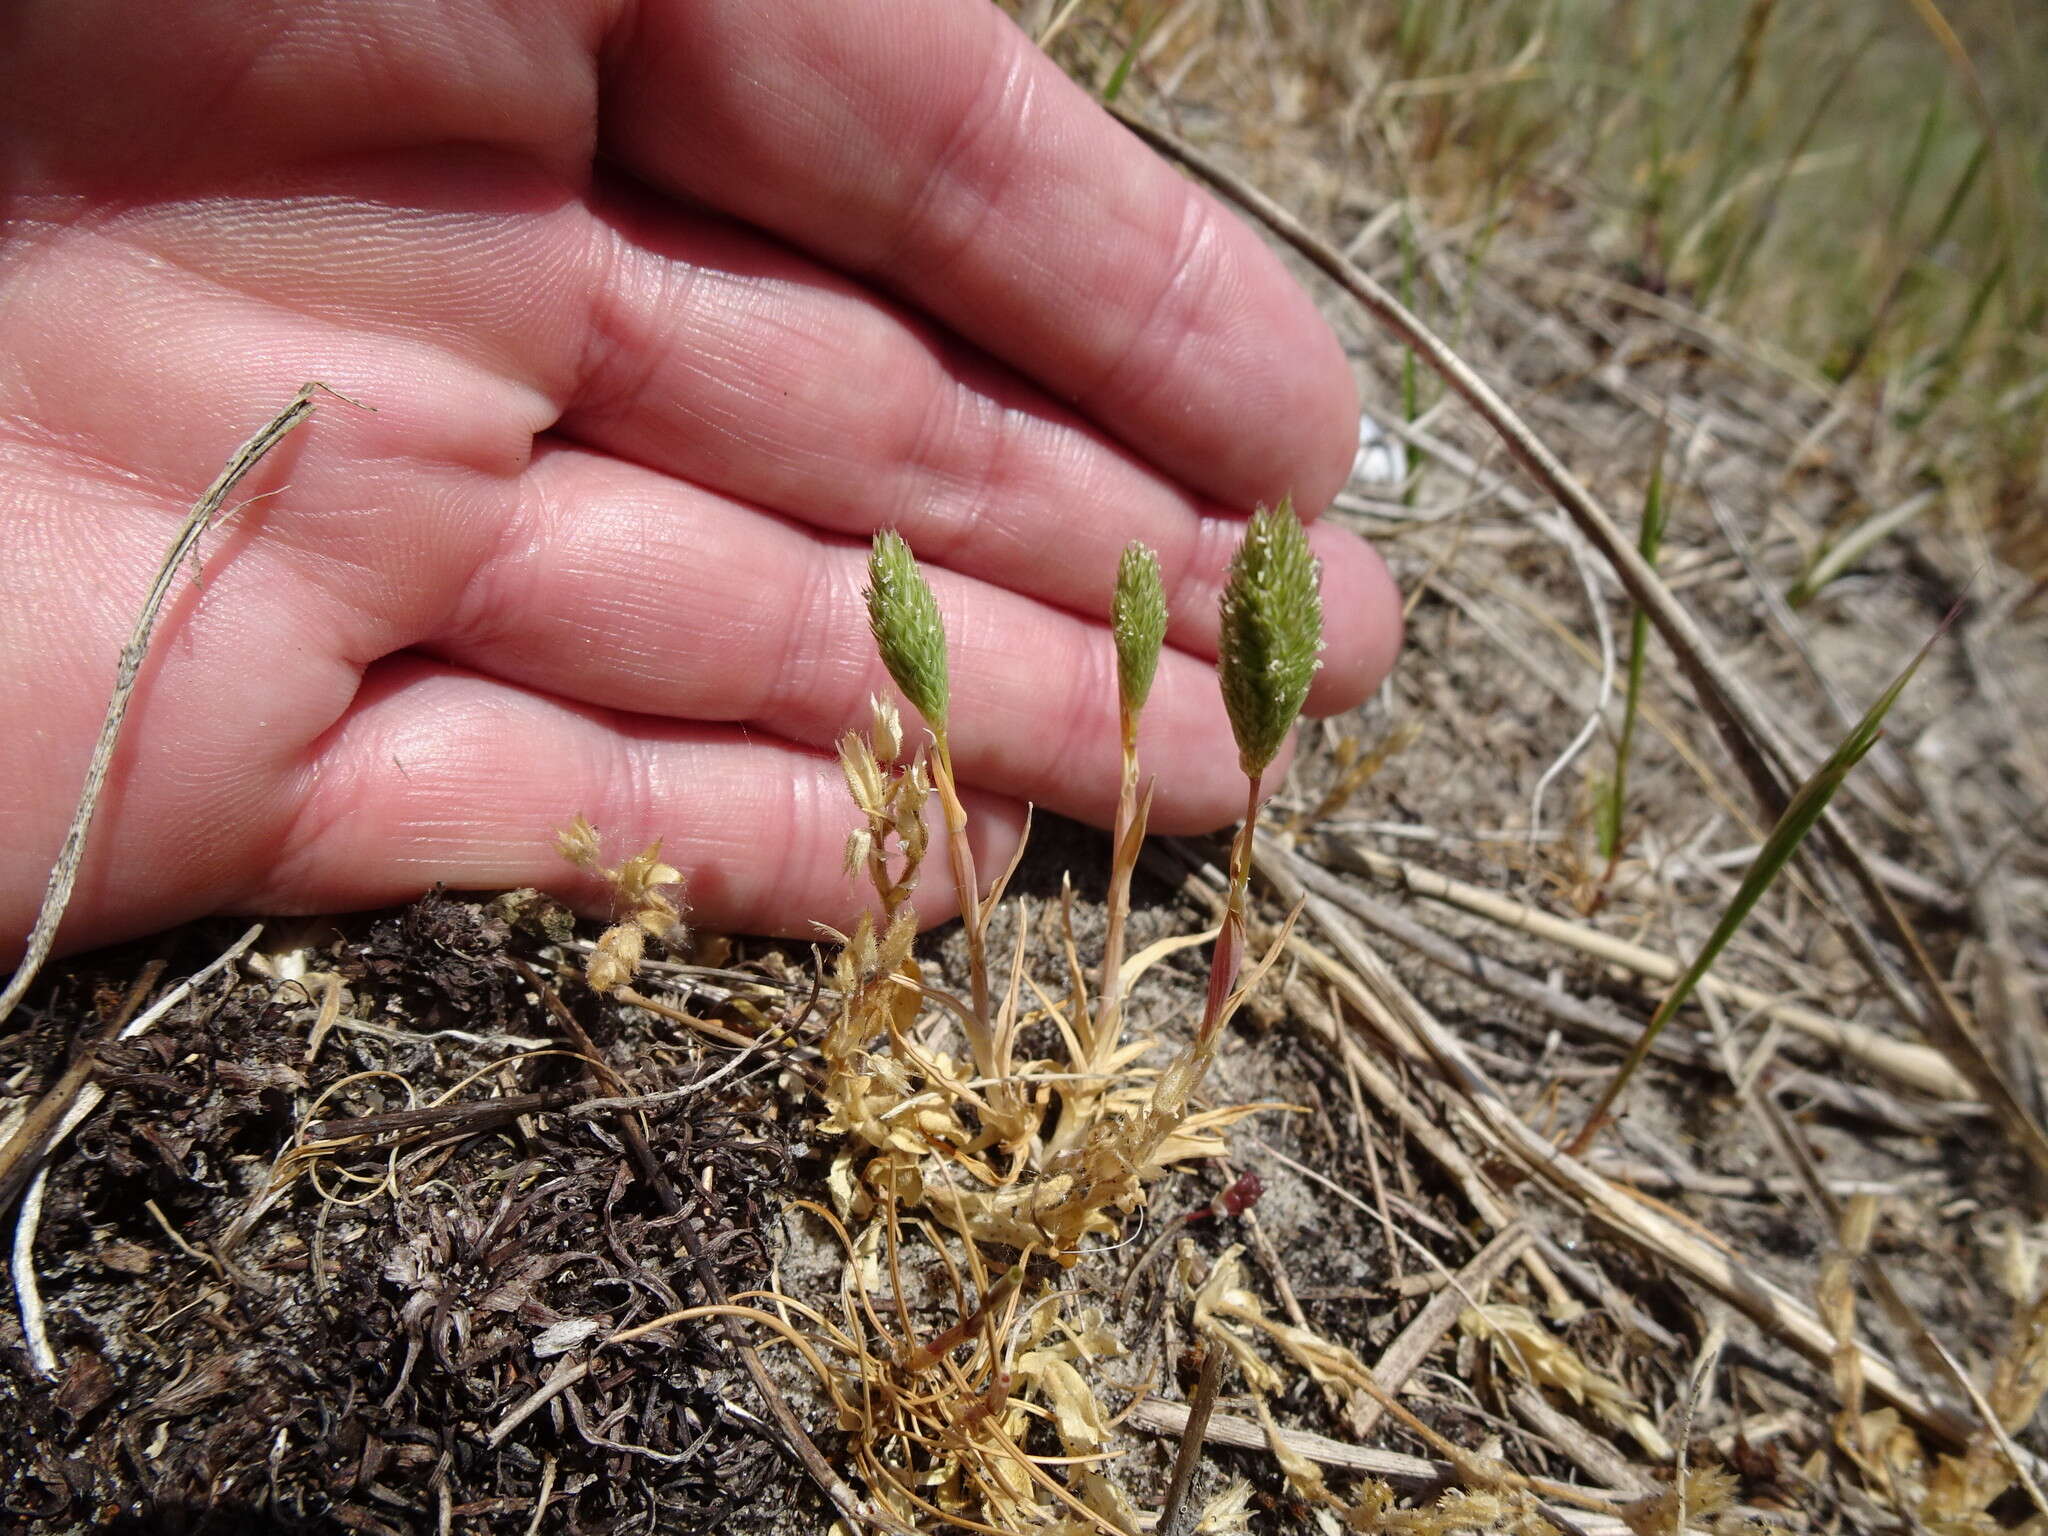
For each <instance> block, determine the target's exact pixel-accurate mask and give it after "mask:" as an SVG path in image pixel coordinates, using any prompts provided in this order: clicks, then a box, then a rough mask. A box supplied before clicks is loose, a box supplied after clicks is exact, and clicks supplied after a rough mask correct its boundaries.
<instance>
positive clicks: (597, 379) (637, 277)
mask: <svg viewBox="0 0 2048 1536" xmlns="http://www.w3.org/2000/svg"><path fill="white" fill-rule="evenodd" d="M607 225H608V227H607V231H606V235H607V239H606V240H605V242H603V243H604V244H605V245H606V246H607V247H608V254H606V255H604V256H602V257H599V258H597V259H596V260H595V262H594V263H593V264H594V265H595V266H597V267H599V268H601V269H602V271H603V273H604V276H603V279H602V281H601V282H599V283H598V284H597V285H596V286H597V288H598V290H599V293H600V297H598V298H597V299H596V300H595V301H594V306H593V307H594V311H595V313H594V316H593V319H592V322H591V330H592V333H593V334H594V335H596V336H599V337H601V338H602V343H601V345H600V346H597V347H594V348H592V349H591V352H590V354H589V358H588V361H587V363H586V366H585V368H584V370H583V372H582V376H581V379H580V381H579V384H578V387H577V391H576V395H575V397H574V398H573V399H572V400H570V401H569V402H568V403H567V405H566V408H565V411H564V415H563V420H562V423H561V430H563V431H564V432H566V433H567V434H569V435H572V436H574V437H575V438H576V439H577V440H578V441H580V442H584V443H587V444H590V445H591V446H594V447H600V448H604V449H606V450H608V451H610V452H613V453H616V454H619V455H621V456H623V457H626V458H630V459H633V460H635V461H636V462H639V463H642V464H646V465H648V466H650V467H652V468H656V469H661V470H665V471H667V472H668V473H670V474H673V475H676V476H678V477H680V478H682V479H685V480H689V481H691V482H693V483H695V484H698V485H702V486H706V487H709V488H711V489H714V490H717V491H721V492H723V493H725V494H726V495H728V496H732V497H736V498H739V499H741V500H744V501H750V502H754V503H757V504H760V505H763V506H769V507H774V508H776V509H777V510H778V511H782V512H786V513H789V514H790V515H792V516H795V517H798V518H801V519H803V520H804V521H806V522H808V523H811V524H813V525H814V526H817V527H820V528H825V529H829V530H831V531H833V532H837V533H842V534H846V535H849V536H851V537H854V538H858V539H862V540H865V539H866V538H867V537H868V536H869V535H871V534H872V533H874V532H875V531H876V530H877V529H880V528H889V527H893V528H896V529H897V530H899V531H900V532H902V533H903V534H904V536H905V537H906V538H908V539H909V540H910V542H911V544H912V546H913V547H914V548H915V549H916V550H917V551H918V554H919V557H920V558H921V559H923V560H925V561H927V562H937V563H940V564H943V565H946V566H948V567H949V568H951V569H953V570H955V571H958V572H960V573H961V574H963V575H967V576H973V577H977V578H980V579H981V580H984V581H989V582H993V583H995V584H997V585H1000V586H1004V587H1009V588H1011V589H1013V590H1016V591H1019V592H1024V593H1027V594H1029V595H1031V596H1033V597H1037V598H1041V599H1043V600H1045V601H1047V602H1051V603H1056V604H1059V605H1061V606H1063V607H1067V608H1070V609H1073V610H1074V611H1076V612H1079V613H1082V614H1085V615H1088V616H1090V617H1094V618H1098V619H1099V618H1106V617H1107V615H1108V613H1109V603H1110V594H1111V588H1112V586H1113V584H1114V581H1115V574H1116V568H1117V560H1118V556H1119V555H1120V554H1121V553H1122V550H1123V546H1124V544H1125V543H1126V542H1127V541H1128V540H1132V539H1136V540H1138V541H1139V542H1142V543H1144V544H1146V545H1147V546H1149V547H1150V548H1151V549H1152V550H1153V551H1154V552H1155V553H1156V554H1157V555H1158V556H1159V559H1160V565H1161V570H1162V572H1163V575H1164V578H1165V584H1166V592H1167V598H1168V611H1169V613H1170V614H1171V615H1172V628H1171V629H1170V631H1169V636H1170V638H1171V640H1172V641H1173V643H1174V644H1176V645H1178V646H1180V647H1182V648H1183V649H1187V650H1190V651H1193V652H1195V653H1196V654H1198V655H1203V656H1208V657H1213V656H1214V655H1215V640H1216V630H1217V617H1216V598H1217V595H1218V593H1219V591H1220V589H1221V584H1222V581H1223V577H1224V573H1225V569H1226V567H1227V564H1228V561H1229V558H1230V554H1231V552H1232V550H1233V549H1234V548H1235V547H1236V544H1237V541H1238V540H1239V539H1240V538H1241V537H1242V536H1243V531H1244V523H1243V520H1242V518H1241V517H1239V516H1237V515H1235V514H1234V513H1231V512H1226V511H1225V510H1224V509H1223V508H1221V507H1219V506H1217V505H1216V504H1215V503H1212V502H1204V501H1201V500H1199V499H1197V498H1195V497H1193V496H1191V495H1190V494H1189V493H1188V492H1186V491H1185V490H1184V489H1182V488H1181V487H1180V486H1178V485H1176V484H1175V483H1173V482H1172V481H1169V480H1167V479H1166V478H1165V477H1163V476H1161V475H1160V474H1159V473H1158V471H1157V470H1155V469H1153V468H1152V467H1151V466H1149V465H1147V464H1144V463H1142V462H1141V461H1139V460H1138V459H1137V458H1136V457H1135V456H1133V455H1132V454H1131V453H1130V452H1129V451H1128V450H1126V449H1124V448H1122V447H1121V446H1120V445H1118V444H1115V443H1113V442H1111V441H1109V440H1108V439H1106V438H1105V437H1104V436H1103V435H1102V434H1101V433H1100V432H1098V431H1096V430H1094V429H1093V428H1091V427H1090V426H1088V425H1087V424H1085V423H1084V422H1082V421H1081V420H1080V419H1079V418H1078V417H1077V416H1075V415H1074V414H1073V413H1072V412H1071V411H1068V410H1065V409H1063V408H1061V407H1060V406H1058V405H1057V404H1055V403H1054V402H1053V401H1051V400H1050V399H1048V398H1046V397H1045V396H1044V395H1043V394H1041V393H1040V392H1039V391H1038V390H1036V389H1034V388H1033V387H1031V386H1030V385H1029V384H1027V383H1025V382H1024V381H1022V380H1021V379H1019V378H1018V377H1017V376H1016V375H1015V374H1013V373H1011V372H1010V371H1009V370H1008V369H1005V368H1003V367H1001V366H999V365H997V364H995V363H993V362H992V361H991V360H989V359H988V358H987V357H986V356H984V355H983V354H981V353H979V352H977V351H976V350H975V349H973V348H969V347H965V346H963V345H961V344H960V343H959V342H958V341H957V340H952V339H949V338H946V337H945V336H943V335H942V334H941V333H939V332H938V331H937V330H936V328H934V327H933V326H931V325H930V324H929V323H928V322H924V321H921V320H919V319H917V318H915V317H913V316H910V315H908V314H906V313H905V312H903V311H902V310H900V309H898V308H896V307H895V306H892V305H890V304H888V303H886V302H882V301H878V300H877V299H876V298H875V297H874V296H873V295H872V294H870V293H867V292H865V291H863V290H861V289H859V288H857V287H856V286H854V285H853V284H851V283H849V282H848V281H847V280H845V279H844V278H841V277H838V276H836V275H834V274H831V273H829V272H826V271H825V270H824V269H822V268H820V267H818V266H817V265H816V264H814V263H812V262H810V261H808V260H806V259H805V258H803V257H800V256H797V255H795V254H793V253H791V252H789V251H787V250H785V249H783V248H780V247H777V246H774V245H772V244H770V243H769V242H766V241H763V240H761V239H760V238H759V237H757V236H753V235H750V234H747V233H745V232H743V231H738V230H735V229H733V228H732V227H731V226H730V225H726V224H722V223H716V222H712V221H707V220H704V219H698V218H683V217H678V216H676V215H674V214H673V213H672V212H670V211H667V210H654V209H649V208H647V207H646V206H645V205H644V204H628V205H626V206H619V207H615V208H614V209H612V210H611V212H610V215H609V217H608V220H607ZM599 243H600V242H598V241H595V240H594V241H593V242H592V244H593V246H597V245H598V244H599ZM679 338H687V344H685V345H678V339H679ZM1318 542H1319V549H1318V552H1319V554H1320V555H1321V557H1322V560H1323V563H1324V572H1323V579H1324V585H1325V591H1326V595H1327V599H1328V608H1329V612H1330V616H1331V622H1330V629H1329V636H1328V639H1329V650H1328V654H1327V656H1326V667H1325V670H1324V672H1323V673H1322V674H1321V676H1320V678H1319V680H1318V690H1317V703H1318V705H1319V707H1324V708H1328V709H1332V710H1334V709H1341V708H1345V707H1348V706H1349V704H1351V703H1355V702H1356V701H1357V699H1359V698H1361V697H1363V696H1364V695H1365V694H1366V693H1368V692H1369V691H1370V690H1371V689H1372V688H1374V687H1376V686H1377V685H1378V683H1379V681H1380V679H1381V677H1382V676H1384V674H1385V671H1386V667H1387V665H1388V662H1389V658H1390V656H1391V652H1392V649H1393V647H1394V645H1395V643H1396V642H1397V639H1398V633H1397V620H1396V618H1395V615H1394V609H1393V605H1392V604H1390V603H1389V602H1388V601H1387V600H1386V599H1387V594H1388V592H1389V587H1388V584H1387V582H1386V580H1385V576H1384V571H1383V569H1382V567H1381V566H1380V564H1379V561H1378V558H1377V556H1375V555H1374V554H1373V553H1372V551H1371V550H1370V548H1369V547H1368V546H1367V545H1365V544H1364V543H1363V542H1362V541H1360V540H1358V539H1356V538H1354V537H1352V536H1351V535H1349V534H1348V533H1334V532H1333V533H1330V534H1327V535H1325V536H1324V537H1322V538H1321V539H1320V540H1319V541H1318Z"/></svg>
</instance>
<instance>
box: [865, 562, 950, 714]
mask: <svg viewBox="0 0 2048 1536" xmlns="http://www.w3.org/2000/svg"><path fill="white" fill-rule="evenodd" d="M867 600H868V628H869V629H871V630H872V631H873V632H874V636H875V645H876V647H877V648H878V649H879V650H880V651H881V653H882V664H883V665H884V666H886V667H887V668H888V669H889V676H890V677H892V678H894V679H895V681H896V686H897V687H898V688H900V689H902V690H903V696H904V697H905V698H906V699H908V700H910V702H911V705H912V706H913V707H914V708H915V709H916V710H917V712H918V713H919V714H921V715H923V716H924V718H925V723H926V724H927V725H929V726H930V727H931V728H932V731H933V733H934V734H935V735H939V736H943V735H944V734H945V732H946V712H947V707H948V705H949V703H950V700H951V695H950V691H949V689H948V687H947V681H946V626H945V623H944V621H943V620H942V619H940V617H939V600H938V599H937V598H936V597H934V596H933V595H932V589H931V585H930V584H929V583H928V582H926V580H925V579H924V573H923V572H922V571H920V570H919V569H918V568H917V557H916V556H915V555H913V554H912V553H911V552H910V546H909V545H908V544H906V543H904V542H903V535H901V534H900V533H897V532H896V531H895V530H894V529H893V528H887V529H884V530H883V531H882V532H880V533H878V534H876V535H875V546H874V549H873V550H872V552H870V554H869V555H868V585H867Z"/></svg>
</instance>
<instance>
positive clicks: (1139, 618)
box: [1109, 540, 1166, 720]
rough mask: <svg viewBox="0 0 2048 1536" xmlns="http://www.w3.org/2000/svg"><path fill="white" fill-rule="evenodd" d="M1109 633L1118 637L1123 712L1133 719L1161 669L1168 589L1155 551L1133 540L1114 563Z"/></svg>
mask: <svg viewBox="0 0 2048 1536" xmlns="http://www.w3.org/2000/svg"><path fill="white" fill-rule="evenodd" d="M1109 615H1110V625H1109V627H1110V633H1111V634H1112V635H1114V636H1115V637H1116V686H1117V694H1118V696H1119V697H1120V698H1121V699H1122V701H1123V707H1124V713H1125V715H1127V716H1129V717H1130V718H1131V719H1134V720H1135V719H1136V718H1137V716H1138V711H1139V710H1141V709H1143V708H1144V707H1145V696H1146V695H1147V694H1148V693H1150V692H1151V691H1152V674H1153V673H1154V672H1156V671H1157V670H1158V669H1159V646H1160V644H1161V642H1162V641H1164V640H1165V639H1166V591H1165V588H1163V587H1162V586H1161V585H1160V582H1159V557H1158V556H1157V555H1155V554H1153V553H1152V551H1151V550H1149V549H1147V548H1146V547H1145V546H1144V545H1142V544H1140V543H1138V542H1137V541H1136V540H1133V541H1132V542H1131V543H1129V544H1126V545H1125V546H1124V557H1123V560H1122V561H1121V563H1119V564H1118V566H1117V569H1116V596H1115V598H1113V599H1112V600H1111V602H1110V609H1109Z"/></svg>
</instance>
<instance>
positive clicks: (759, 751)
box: [239, 655, 1022, 937]
mask: <svg viewBox="0 0 2048 1536" xmlns="http://www.w3.org/2000/svg"><path fill="white" fill-rule="evenodd" d="M298 806H299V809H298V811H297V814H296V816H295V818H294V820H293V823H292V825H291V827H290V829H289V830H288V831H287V832H286V833H285V835H284V837H283V839H282V842H281V853H280V856H279V857H278V859H277V861H276V863H275V865H274V866H273V868H272V870H271V872H270V873H269V875H268V877H267V878H266V879H265V881H264V882H263V883H262V884H261V885H260V886H259V887H257V888H256V889H254V890H251V891H250V892H249V893H248V894H247V896H246V898H245V899H244V900H243V901H242V902H240V903H239V904H240V905H243V906H246V907H248V908H249V909H251V910H260V911H280V910H293V911H334V910H338V909H347V908H351V907H364V906H376V905H383V904H387V903H391V902H397V901H409V900H411V899H412V898H413V897H415V896H417V895H418V894H419V892H420V891H421V890H423V889H425V888H427V887H429V886H431V885H433V884H435V883H437V882H439V883H442V884H445V885H449V886H453V887H456V888H458V889H471V890H502V889H507V888H510V887H516V886H537V887H540V888H542V889H545V890H552V891H557V892H561V893H563V894H564V895H567V896H570V897H572V898H573V899H576V900H578V901H580V902H582V903H583V904H585V905H587V906H590V905H594V906H598V907H600V908H601V907H602V904H603V899H604V892H603V887H602V886H601V885H599V884H597V883H595V882H593V881H591V880H589V879H587V878H586V877H583V876H580V875H578V874H577V873H576V872H575V871H573V870H572V869H571V868H570V867H569V865H568V864H566V863H565V862H564V861H563V859H562V857H561V855H560V854H559V853H558V852H557V851H556V848H555V829H556V828H558V827H561V826H564V825H566V824H567V823H568V821H569V819H570V818H571V817H572V816H574V815H576V814H578V813H581V814H582V815H584V816H586V817H587V818H588V819H589V820H590V822H591V824H592V825H593V826H595V827H596V828H597V829H598V831H599V832H600V834H602V836H603V838H604V840H605V844H606V847H607V850H608V851H609V852H611V853H614V854H616V855H617V856H620V857H623V856H626V855H629V854H631V853H635V852H637V851H639V849H641V848H642V847H644V846H645V845H646V844H647V843H649V842H651V841H652V840H654V839H655V838H660V839H661V840H662V857H663V858H664V859H665V860H667V861H668V862H669V863H671V864H673V865H675V866H676V867H677V868H678V869H680V870H681V871H682V872H683V875H684V879H685V888H684V900H685V902H686V904H687V908H688V911H687V914H686V915H687V917H688V919H689V920H690V921H691V922H692V923H695V924H699V925H701V926H704V927H709V928H715V929H721V930H730V931H738V932H748V933H779V934H789V935H792V936H801V937H815V936H816V933H817V929H816V927H815V926H814V924H816V923H820V922H822V923H827V924H830V925H831V926H833V927H836V928H841V929H845V928H848V927H850V926H851V924H852V923H853V922H854V921H855V920H856V919H857V918H858V916H859V914H860V913H861V912H862V911H864V910H866V909H867V908H868V907H869V906H870V905H871V901H870V899H869V897H868V894H867V893H866V892H865V891H864V890H863V889H857V888H856V887H855V886H854V885H853V883H852V882H851V881H849V880H848V878H847V876H846V874H845V872H844V866H843V858H844V849H845V842H846V834H847V833H848V832H849V831H850V830H851V829H852V828H853V826H854V825H855V822H856V819H857V818H856V816H855V813H854V810H853V807H852V805H851V803H850V802H849V801H848V799H847V794H846V785H845V781H844V780H843V779H842V778H841V776H840V773H839V768H838V765H837V763H836V762H834V761H833V760H832V759H831V758H829V757H824V756H821V755H819V754H817V753H812V752H805V751H802V750H799V749H798V748H795V747H792V746H790V745H789V744H788V743H785V742H777V741H773V740H770V739H767V738H764V737H762V736H759V735H750V734H749V733H746V732H742V731H738V730H733V729H730V728H723V727H716V726H695V725H681V724H677V723H674V722H669V721H658V720H652V719H648V718H644V717H632V716H625V715H620V714H617V713H614V712H610V711H605V710H599V709H591V708H584V707H578V706H575V705H570V704H566V703H564V702H562V701H561V700H559V699H551V698H547V697H545V696H543V695H540V694H536V693H532V692H529V691H527V690H524V689H521V688H516V687H511V686H508V685H506V684H504V683H501V682H498V681H495V680H493V679H490V678H486V677H483V676H480V675H478V674H475V673H470V672H464V671H461V670H458V669H455V668H451V667H448V666H445V665H442V664H440V663H436V662H433V661H430V660H427V659H425V658H422V657H418V656H409V655H406V656H395V657H391V658H389V659H387V660H385V661H382V662H379V663H378V664H377V665H376V666H375V667H373V668H372V669H371V670H370V672H369V674H368V675H367V676H366V677H365V678H364V682H363V687H362V689H361V691H360V693H359V694H358V695H357V698H356V701H355V703H354V705H353V707H352V708H351V709H350V710H349V712H348V714H347V715H346V716H345V717H344V718H343V720H342V721H341V723H340V724H339V725H337V726H336V728H335V729H334V731H333V732H332V733H331V734H330V735H329V736H328V738H327V739H326V740H325V741H323V742H322V743H321V745H320V748H319V750H318V752H317V754H316V755H314V756H313V758H312V759H311V760H310V761H309V762H308V764H307V765H306V767H305V769H304V770H303V774H302V794H301V795H300V797H299V799H298ZM970 810H971V812H972V820H971V823H970V826H971V829H972V834H973V838H974V842H975V857H976V861H977V865H978V867H980V868H982V869H988V870H993V869H999V868H1001V867H1002V865H1003V864H1004V863H1006V862H1007V861H1008V859H1009V857H1010V854H1011V852H1012V851H1013V850H1014V849H1015V847H1016V843H1017V839H1018V836H1019V835H1020V833H1021V830H1022V814H1021V811H1020V809H1019V807H1017V806H1016V805H1014V804H1012V803H1010V802H1007V801H1003V800H1000V799H998V798H996V797H992V796H987V795H976V796H975V797H974V798H973V800H972V802H971V805H970ZM934 831H935V834H936V831H937V829H936V828H935V829H934ZM941 846H942V844H941V843H940V842H939V841H938V839H937V837H936V835H935V838H934V842H933V847H934V848H935V849H937V848H940V847H941ZM916 902H917V908H918V914H919V916H920V917H921V918H922V919H923V920H924V921H925V922H927V923H930V922H936V921H939V920H942V919H944V918H946V917H948V916H951V915H952V913H953V912H954V911H955V910H956V902H955V898H954V892H953V888H952V885H951V880H950V877H949V875H948V874H947V871H946V859H945V858H944V856H943V854H942V853H941V854H938V855H937V856H935V857H933V858H932V859H931V860H930V861H929V862H928V864H927V865H926V867H925V870H924V873H923V876H922V878H921V880H920V882H919V884H918V888H917V897H916Z"/></svg>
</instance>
